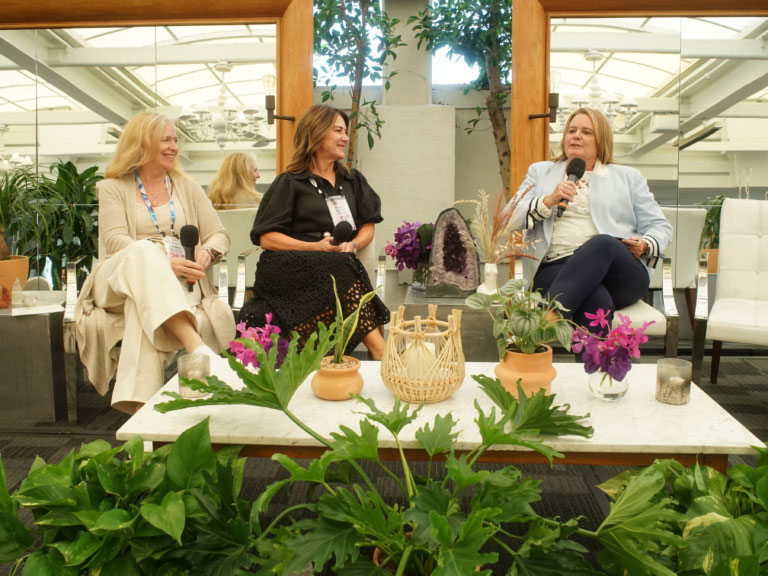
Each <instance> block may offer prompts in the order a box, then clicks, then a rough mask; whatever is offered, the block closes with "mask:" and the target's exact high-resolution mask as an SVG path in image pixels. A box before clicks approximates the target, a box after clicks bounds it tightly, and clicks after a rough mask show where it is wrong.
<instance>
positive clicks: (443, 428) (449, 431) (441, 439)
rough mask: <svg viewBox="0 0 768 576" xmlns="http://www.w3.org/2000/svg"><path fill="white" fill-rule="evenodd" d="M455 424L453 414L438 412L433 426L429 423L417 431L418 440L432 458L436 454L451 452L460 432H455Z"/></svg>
mask: <svg viewBox="0 0 768 576" xmlns="http://www.w3.org/2000/svg"><path fill="white" fill-rule="evenodd" d="M455 426H456V421H455V420H454V419H453V416H452V415H451V414H448V415H447V416H441V415H440V414H438V415H437V416H435V420H434V423H433V426H432V427H430V425H429V423H427V424H425V425H424V426H422V427H421V428H419V429H418V430H417V431H416V440H418V442H419V444H421V447H422V448H424V450H425V451H426V453H427V454H429V457H430V458H432V457H434V456H435V455H436V454H444V453H446V452H450V451H451V448H453V444H454V442H455V441H456V438H457V437H458V435H459V433H458V432H453V428H454V427H455Z"/></svg>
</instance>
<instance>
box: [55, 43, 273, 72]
mask: <svg viewBox="0 0 768 576" xmlns="http://www.w3.org/2000/svg"><path fill="white" fill-rule="evenodd" d="M276 57H277V46H276V45H275V44H274V43H270V44H252V43H241V44H214V45H209V44H204V45H200V44H198V45H179V46H157V48H155V47H154V46H141V47H132V48H58V47H54V48H50V49H48V58H47V62H48V64H49V65H50V66H51V67H52V68H59V67H65V66H83V67H84V66H154V65H155V64H215V63H216V62H218V61H219V60H226V61H227V62H229V63H230V64H260V63H269V64H274V62H275V58H276Z"/></svg>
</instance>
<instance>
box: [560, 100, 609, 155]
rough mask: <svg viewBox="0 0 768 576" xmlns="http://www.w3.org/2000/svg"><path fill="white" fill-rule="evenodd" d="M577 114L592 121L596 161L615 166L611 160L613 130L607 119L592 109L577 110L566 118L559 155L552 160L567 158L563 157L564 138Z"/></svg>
mask: <svg viewBox="0 0 768 576" xmlns="http://www.w3.org/2000/svg"><path fill="white" fill-rule="evenodd" d="M579 114H586V115H587V116H589V118H590V120H592V126H594V127H595V142H596V144H597V159H598V160H600V163H601V164H616V163H617V162H616V160H614V159H613V129H612V128H611V123H610V122H609V121H608V118H606V117H605V115H604V114H603V113H602V112H600V111H599V110H595V109H594V108H579V109H578V110H574V111H573V112H571V115H570V116H568V120H567V121H566V122H565V128H564V129H563V137H562V138H561V139H560V155H559V156H557V157H556V158H554V160H555V161H558V160H566V159H567V158H568V157H567V156H566V155H565V137H566V135H567V134H568V128H570V126H571V120H573V118H574V117H575V116H578V115H579Z"/></svg>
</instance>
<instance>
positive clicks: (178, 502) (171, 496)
mask: <svg viewBox="0 0 768 576" xmlns="http://www.w3.org/2000/svg"><path fill="white" fill-rule="evenodd" d="M139 512H140V513H141V516H142V518H144V519H145V520H146V521H147V522H149V523H150V524H152V526H154V527H155V528H159V529H160V530H162V531H163V532H165V533H166V534H168V536H170V537H171V538H173V539H174V540H176V542H178V543H179V544H181V534H182V532H184V524H185V522H186V512H185V508H184V500H183V499H182V497H181V496H180V495H179V494H178V493H177V492H168V493H167V494H166V495H165V496H164V497H163V502H162V503H161V504H160V506H158V505H157V504H152V503H151V502H147V503H145V504H142V506H141V508H140V509H139Z"/></svg>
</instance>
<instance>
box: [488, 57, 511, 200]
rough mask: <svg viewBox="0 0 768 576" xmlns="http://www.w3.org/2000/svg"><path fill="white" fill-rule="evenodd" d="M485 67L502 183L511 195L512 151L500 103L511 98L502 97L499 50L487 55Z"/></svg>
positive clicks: (490, 115) (506, 193)
mask: <svg viewBox="0 0 768 576" xmlns="http://www.w3.org/2000/svg"><path fill="white" fill-rule="evenodd" d="M485 68H486V71H487V72H488V86H489V88H490V93H489V94H488V97H487V98H486V100H485V102H486V106H487V107H488V118H489V119H490V121H491V127H492V128H493V140H494V142H495V143H496V153H497V154H498V156H499V173H500V174H501V183H502V186H503V187H504V194H505V195H506V196H507V197H509V192H510V182H509V173H510V151H509V135H508V134H507V119H506V117H505V115H504V107H503V105H502V104H501V103H500V100H501V101H503V102H509V98H508V97H507V98H502V96H503V94H504V91H505V87H504V85H503V84H502V82H501V69H500V68H499V62H498V56H497V51H496V49H495V48H494V50H493V51H492V52H491V53H489V54H487V55H486V57H485Z"/></svg>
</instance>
